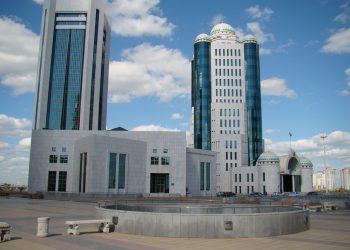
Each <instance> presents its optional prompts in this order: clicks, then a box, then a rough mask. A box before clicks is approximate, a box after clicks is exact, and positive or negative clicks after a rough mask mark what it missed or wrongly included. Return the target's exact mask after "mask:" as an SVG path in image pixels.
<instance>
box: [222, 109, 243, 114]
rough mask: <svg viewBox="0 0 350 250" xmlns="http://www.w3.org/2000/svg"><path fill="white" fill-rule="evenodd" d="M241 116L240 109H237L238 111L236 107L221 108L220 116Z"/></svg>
mask: <svg viewBox="0 0 350 250" xmlns="http://www.w3.org/2000/svg"><path fill="white" fill-rule="evenodd" d="M236 114H237V116H239V109H237V112H236V109H232V110H231V109H220V116H231V115H232V116H236Z"/></svg>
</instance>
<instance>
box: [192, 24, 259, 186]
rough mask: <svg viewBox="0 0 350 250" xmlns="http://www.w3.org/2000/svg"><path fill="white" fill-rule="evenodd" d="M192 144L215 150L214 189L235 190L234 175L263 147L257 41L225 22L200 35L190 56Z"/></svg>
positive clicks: (195, 146)
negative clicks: (238, 32)
mask: <svg viewBox="0 0 350 250" xmlns="http://www.w3.org/2000/svg"><path fill="white" fill-rule="evenodd" d="M192 124H193V135H192V137H193V141H194V142H193V146H194V148H199V149H211V150H213V151H215V152H217V153H218V158H217V160H218V162H217V166H218V169H217V183H218V186H217V189H218V190H220V191H234V189H235V186H234V185H233V178H234V176H235V175H237V174H238V175H239V174H242V172H241V170H242V167H244V166H254V165H255V163H256V161H257V159H258V157H259V156H260V154H261V153H262V152H263V140H262V132H261V131H262V130H261V129H262V126H261V97H260V65H259V45H258V43H257V40H256V39H255V38H254V37H252V36H247V37H245V38H244V39H242V40H240V38H239V37H238V36H237V35H236V33H235V31H234V30H233V28H232V27H231V26H230V25H228V24H225V23H221V24H217V25H215V26H214V27H213V29H212V30H211V32H210V35H206V34H200V35H198V36H197V38H196V40H195V43H194V56H193V60H192Z"/></svg>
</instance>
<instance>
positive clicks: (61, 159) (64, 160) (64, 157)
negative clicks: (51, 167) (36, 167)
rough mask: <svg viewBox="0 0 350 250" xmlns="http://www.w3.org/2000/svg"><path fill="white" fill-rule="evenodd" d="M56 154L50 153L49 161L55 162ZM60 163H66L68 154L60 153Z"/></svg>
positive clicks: (56, 159)
mask: <svg viewBox="0 0 350 250" xmlns="http://www.w3.org/2000/svg"><path fill="white" fill-rule="evenodd" d="M57 161H58V155H50V156H49V163H57ZM60 163H68V155H60Z"/></svg>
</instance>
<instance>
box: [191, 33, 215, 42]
mask: <svg viewBox="0 0 350 250" xmlns="http://www.w3.org/2000/svg"><path fill="white" fill-rule="evenodd" d="M210 41H211V40H210V36H209V35H207V34H204V33H202V34H199V35H198V36H197V37H196V40H195V41H194V42H195V43H199V42H210Z"/></svg>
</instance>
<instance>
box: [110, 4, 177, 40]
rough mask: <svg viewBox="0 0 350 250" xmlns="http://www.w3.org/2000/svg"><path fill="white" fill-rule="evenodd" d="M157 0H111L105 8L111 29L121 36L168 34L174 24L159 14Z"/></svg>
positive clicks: (165, 35) (164, 35)
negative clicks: (110, 19) (110, 21)
mask: <svg viewBox="0 0 350 250" xmlns="http://www.w3.org/2000/svg"><path fill="white" fill-rule="evenodd" d="M158 4H159V0H113V1H111V2H108V7H107V10H108V12H109V15H110V16H111V18H112V31H113V32H114V33H116V34H118V35H121V36H132V37H137V36H143V35H147V36H163V37H167V36H170V35H171V34H172V32H173V29H174V28H175V25H174V24H172V23H170V22H169V21H168V20H167V18H165V17H162V16H160V14H161V10H160V9H159V7H158Z"/></svg>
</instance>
